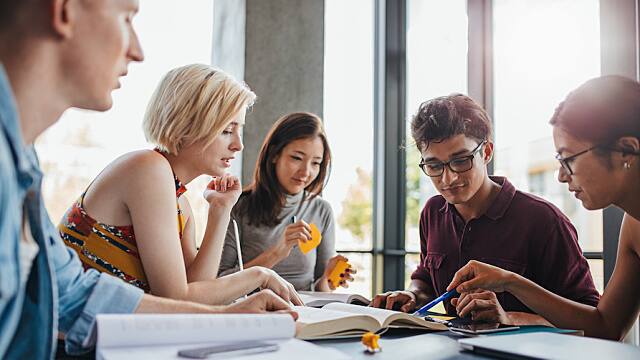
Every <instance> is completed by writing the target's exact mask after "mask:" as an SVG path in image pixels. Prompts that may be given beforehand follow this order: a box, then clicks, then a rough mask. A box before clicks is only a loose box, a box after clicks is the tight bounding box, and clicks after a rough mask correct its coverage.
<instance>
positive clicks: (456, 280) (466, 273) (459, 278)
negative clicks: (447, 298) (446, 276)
mask: <svg viewBox="0 0 640 360" xmlns="http://www.w3.org/2000/svg"><path fill="white" fill-rule="evenodd" d="M471 278H473V269H472V266H471V265H470V263H467V264H466V265H465V266H463V267H461V268H460V270H458V271H456V273H455V275H453V279H452V280H451V282H450V283H449V286H447V291H449V290H451V289H456V288H458V292H460V287H459V285H460V284H461V283H462V282H464V281H466V280H468V279H471ZM460 293H461V292H460Z"/></svg>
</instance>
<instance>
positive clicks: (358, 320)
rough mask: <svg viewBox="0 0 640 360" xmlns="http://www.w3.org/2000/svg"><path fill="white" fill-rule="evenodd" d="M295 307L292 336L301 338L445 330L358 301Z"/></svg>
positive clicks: (401, 313)
mask: <svg viewBox="0 0 640 360" xmlns="http://www.w3.org/2000/svg"><path fill="white" fill-rule="evenodd" d="M295 310H296V311H297V312H298V314H299V315H300V317H299V318H298V329H297V331H296V337H297V338H298V339H303V340H312V339H322V338H341V337H356V336H361V335H362V334H364V333H366V332H369V331H370V332H381V331H384V330H386V329H388V328H407V329H424V330H430V331H439V330H447V327H446V326H445V325H443V324H440V323H435V322H430V321H426V320H425V319H423V318H421V317H417V316H413V315H411V314H407V313H403V312H399V311H392V310H384V309H377V308H371V307H366V306H359V305H351V304H342V303H330V304H327V305H325V306H323V307H322V308H321V309H316V308H312V307H304V306H296V307H295Z"/></svg>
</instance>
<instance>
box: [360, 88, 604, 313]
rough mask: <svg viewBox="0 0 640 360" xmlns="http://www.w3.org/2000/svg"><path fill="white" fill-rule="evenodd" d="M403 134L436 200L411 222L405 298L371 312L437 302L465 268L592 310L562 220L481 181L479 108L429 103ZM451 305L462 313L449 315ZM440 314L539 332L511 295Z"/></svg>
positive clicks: (479, 297)
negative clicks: (410, 269) (416, 227)
mask: <svg viewBox="0 0 640 360" xmlns="http://www.w3.org/2000/svg"><path fill="white" fill-rule="evenodd" d="M411 132H412V136H413V139H414V140H415V142H416V145H417V147H418V150H419V151H420V152H421V155H422V161H421V162H420V164H419V166H420V168H421V169H422V171H423V172H424V173H425V175H426V176H428V177H429V178H430V179H431V182H432V183H433V185H434V186H435V188H436V190H437V191H438V192H439V193H440V195H437V196H434V197H432V198H431V199H429V200H428V201H427V203H426V205H425V207H424V209H423V211H422V214H421V217H420V246H421V251H420V264H419V265H418V267H417V269H416V270H415V271H414V273H413V275H412V276H411V285H410V287H409V289H408V290H407V291H395V292H387V293H384V294H381V295H378V296H376V297H375V298H374V301H373V304H372V305H373V306H376V307H386V308H388V309H391V308H394V307H395V308H400V309H401V310H402V311H407V312H408V311H413V310H414V309H415V308H416V307H420V306H422V305H424V304H425V303H427V302H428V301H430V300H433V299H434V298H435V297H437V296H440V295H442V294H443V293H444V292H445V291H446V287H447V285H448V284H449V283H450V282H451V279H453V275H454V274H455V273H456V271H457V270H458V269H460V267H461V266H462V265H464V264H466V263H467V262H468V261H469V260H480V261H484V262H487V263H490V264H493V265H495V266H499V267H502V268H505V269H509V270H511V271H513V272H515V273H517V274H519V275H521V276H522V277H524V278H527V279H529V280H530V281H532V282H534V283H536V284H538V285H539V286H541V287H543V288H546V289H548V290H549V291H552V292H555V293H558V294H562V295H563V296H566V297H568V298H570V299H573V300H575V301H578V302H580V303H584V304H588V305H596V304H597V303H598V298H599V296H598V292H597V291H596V289H595V287H594V284H593V280H592V278H591V274H590V273H589V266H588V264H587V261H586V259H585V258H584V257H583V256H582V252H581V250H580V247H579V246H578V240H577V234H576V230H575V228H574V227H573V226H572V225H571V223H570V222H569V220H568V219H567V217H566V216H564V215H563V214H562V213H561V212H560V210H558V209H557V208H556V207H555V206H553V205H552V204H550V203H549V202H547V201H545V200H543V199H540V198H538V197H536V196H533V195H531V194H527V193H524V192H521V191H518V190H516V189H515V187H514V186H513V185H512V184H511V183H510V182H509V181H508V180H507V179H506V178H504V177H497V176H489V175H488V171H487V164H488V163H489V161H491V158H492V156H493V143H492V142H491V121H490V119H489V116H488V115H487V113H486V112H485V110H484V109H482V107H481V106H480V105H478V104H477V103H476V102H474V101H473V100H472V99H471V98H469V97H467V96H464V95H460V94H454V95H450V96H444V97H439V98H435V99H432V100H429V101H427V102H425V103H423V104H422V105H421V106H420V109H419V110H418V113H417V114H416V115H415V116H414V118H413V121H412V124H411ZM567 259H570V260H569V261H567ZM459 304H463V305H464V306H462V307H460V306H458V308H457V309H454V308H453V306H456V305H459ZM446 305H447V306H446V307H447V310H448V312H449V313H452V314H453V313H455V312H456V311H457V312H458V314H459V315H460V316H467V315H470V317H471V318H473V319H474V320H484V321H491V322H501V323H507V324H548V323H547V322H546V321H545V320H544V319H543V318H542V317H540V316H538V315H536V314H534V313H532V311H531V309H529V308H528V307H527V306H525V305H524V304H523V303H522V302H520V301H519V300H518V299H516V298H515V297H513V296H511V295H510V294H496V293H494V292H492V291H486V290H478V291H475V292H473V293H466V294H463V295H462V296H461V297H460V298H458V299H453V300H452V302H451V305H453V306H451V305H449V304H446Z"/></svg>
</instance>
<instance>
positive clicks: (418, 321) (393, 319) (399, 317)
mask: <svg viewBox="0 0 640 360" xmlns="http://www.w3.org/2000/svg"><path fill="white" fill-rule="evenodd" d="M322 309H323V310H330V311H341V312H348V313H351V314H353V315H369V316H371V317H373V318H375V319H376V320H377V321H378V322H379V323H380V325H381V326H382V327H388V326H391V327H403V328H424V329H429V330H447V329H448V328H447V327H446V326H445V325H443V324H439V323H434V322H429V321H426V320H424V318H422V317H418V316H413V315H411V314H407V313H403V312H400V311H394V310H386V309H378V308H374V307H368V306H359V305H352V304H342V303H330V304H327V305H325V306H323V307H322Z"/></svg>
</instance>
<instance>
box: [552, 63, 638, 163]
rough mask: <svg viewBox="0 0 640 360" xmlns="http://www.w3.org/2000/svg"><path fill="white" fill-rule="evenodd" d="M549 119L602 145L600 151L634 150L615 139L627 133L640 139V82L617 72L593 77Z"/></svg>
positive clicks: (560, 126)
mask: <svg viewBox="0 0 640 360" xmlns="http://www.w3.org/2000/svg"><path fill="white" fill-rule="evenodd" d="M549 123H550V124H551V125H553V126H554V127H558V128H561V129H563V130H565V131H566V132H567V133H569V134H571V135H572V136H574V137H576V138H577V139H580V140H586V141H588V142H591V143H593V144H594V145H600V146H602V149H598V150H599V151H598V152H597V153H599V154H600V155H604V154H606V153H607V152H608V151H607V149H609V150H615V151H621V152H625V153H631V154H633V153H635V152H634V151H633V150H631V149H618V148H616V145H615V142H616V141H617V140H618V139H619V138H621V137H624V136H633V137H636V138H638V139H640V83H638V82H637V81H635V80H631V79H628V78H625V77H622V76H618V75H608V76H601V77H597V78H595V79H591V80H589V81H587V82H585V83H584V84H582V85H580V87H578V88H577V89H575V90H574V91H572V92H571V93H570V94H569V95H568V96H567V98H566V99H565V100H564V101H563V102H561V103H560V105H558V107H557V108H556V110H555V113H554V114H553V116H552V117H551V120H550V121H549Z"/></svg>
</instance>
